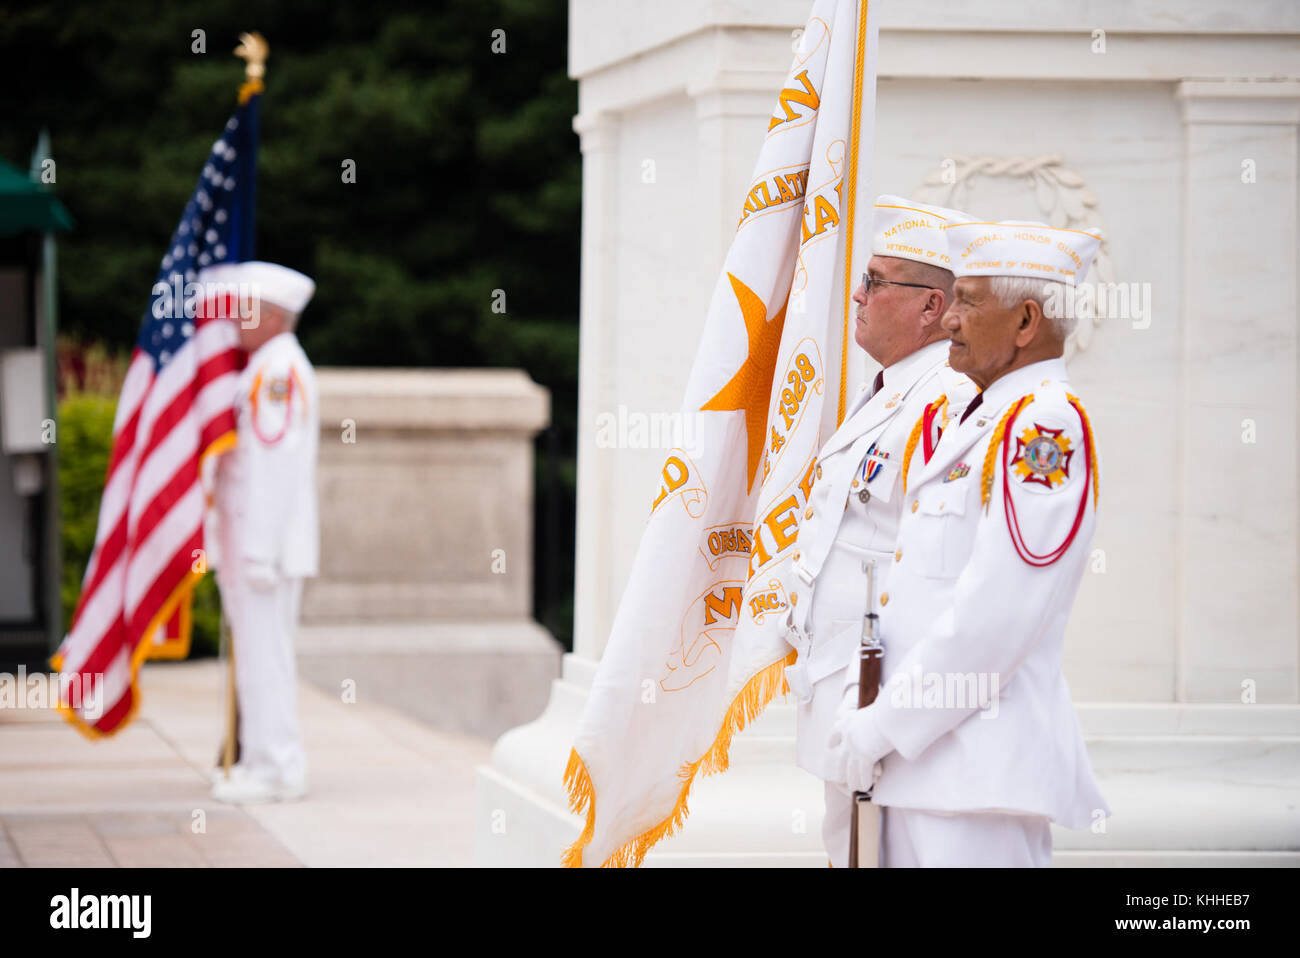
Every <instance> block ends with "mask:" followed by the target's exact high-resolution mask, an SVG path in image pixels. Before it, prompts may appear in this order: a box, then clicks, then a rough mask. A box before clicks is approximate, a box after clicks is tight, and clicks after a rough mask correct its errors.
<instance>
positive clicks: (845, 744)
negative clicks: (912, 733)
mask: <svg viewBox="0 0 1300 958" xmlns="http://www.w3.org/2000/svg"><path fill="white" fill-rule="evenodd" d="M845 701H848V695H847V693H846V695H845ZM841 707H843V703H841ZM827 746H828V747H829V748H830V751H831V761H830V767H831V771H832V773H833V774H835V776H836V778H835V781H839V782H844V783H845V784H846V785H847V786H848V788H849V790H850V791H854V792H869V791H871V788H872V786H874V785H875V784H876V780H877V779H879V778H880V776H881V774H882V772H883V769H882V767H881V765H880V760H881V759H882V758H884V757H885V756H886V755H888V754H889V753H890V752H892V751H893V749H892V748H891V747H890V745H889V743H888V742H887V741H886V740H885V739H884V737H883V736H881V735H880V733H879V732H877V731H876V729H875V724H874V722H873V721H872V716H871V714H870V710H869V709H855V710H853V711H851V712H844V713H842V714H841V715H840V717H839V719H838V720H837V721H836V723H835V728H834V729H833V730H832V731H831V737H830V740H829V741H828V742H827Z"/></svg>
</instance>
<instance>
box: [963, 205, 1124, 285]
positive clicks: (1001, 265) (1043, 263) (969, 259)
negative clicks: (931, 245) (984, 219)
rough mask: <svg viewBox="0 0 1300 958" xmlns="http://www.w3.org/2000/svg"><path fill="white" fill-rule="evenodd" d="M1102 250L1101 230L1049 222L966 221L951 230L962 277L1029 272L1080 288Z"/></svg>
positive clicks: (1018, 274)
mask: <svg viewBox="0 0 1300 958" xmlns="http://www.w3.org/2000/svg"><path fill="white" fill-rule="evenodd" d="M1099 249H1101V235H1100V233H1099V232H1098V231H1095V230H1094V231H1093V232H1087V231H1085V230H1067V229H1060V228H1058V227H1055V226H1048V225H1047V224H1046V223H1033V222H1027V221H1021V220H1007V221H1006V222H1003V223H961V224H958V225H957V226H954V227H953V228H952V229H950V230H948V254H949V256H951V257H952V262H953V266H952V271H953V272H954V273H955V274H956V275H958V276H1024V277H1028V278H1031V279H1050V280H1053V281H1055V282H1057V283H1065V284H1067V285H1069V286H1075V285H1077V284H1078V283H1080V282H1082V281H1083V278H1084V277H1085V276H1087V275H1088V267H1089V266H1091V265H1092V260H1093V257H1095V256H1096V255H1097V250H1099Z"/></svg>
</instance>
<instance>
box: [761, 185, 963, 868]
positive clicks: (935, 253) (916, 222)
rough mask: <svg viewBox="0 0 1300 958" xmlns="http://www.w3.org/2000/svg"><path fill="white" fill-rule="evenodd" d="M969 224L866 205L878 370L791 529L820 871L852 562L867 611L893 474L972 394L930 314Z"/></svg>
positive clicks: (837, 808) (846, 651)
mask: <svg viewBox="0 0 1300 958" xmlns="http://www.w3.org/2000/svg"><path fill="white" fill-rule="evenodd" d="M968 219H969V217H967V216H965V215H964V214H961V213H958V212H956V211H954V210H949V209H944V208H942V207H936V206H928V205H926V204H923V203H913V202H911V201H909V200H905V199H902V198H901V197H897V196H881V197H879V198H878V199H877V200H876V204H875V208H874V211H873V222H872V248H871V251H872V256H871V259H870V260H869V261H868V263H867V272H866V274H865V275H864V276H863V278H862V284H861V285H860V286H859V287H858V289H857V291H856V292H855V293H854V294H853V301H854V302H855V303H856V304H857V311H856V320H855V323H854V339H855V341H856V342H857V344H858V346H860V347H861V348H862V349H863V350H865V351H866V353H867V354H868V355H869V356H870V357H871V358H872V359H873V360H875V361H876V362H877V363H879V364H880V366H881V370H880V372H878V373H877V374H876V376H875V380H874V382H873V383H872V384H871V385H870V386H864V387H863V388H862V391H861V392H860V393H859V395H858V396H857V398H856V400H855V401H854V402H853V403H852V405H850V407H849V408H848V410H847V411H846V413H845V417H844V419H843V421H842V423H841V425H840V427H839V428H838V429H837V430H836V432H835V433H834V434H833V435H832V436H831V438H830V440H829V441H828V442H827V443H826V444H825V445H824V446H823V447H822V449H821V453H820V455H819V458H818V461H817V466H816V468H815V470H814V476H815V480H814V484H813V488H812V492H811V495H810V497H809V504H808V509H807V510H806V511H805V512H804V514H803V517H802V518H801V519H800V522H799V533H798V546H797V548H796V550H795V552H794V553H793V555H792V556H791V561H792V565H791V568H790V569H789V570H788V575H789V578H788V582H787V592H788V593H789V594H790V603H791V610H790V616H789V620H788V626H789V629H790V632H789V641H790V644H791V645H793V646H794V647H795V648H796V649H797V650H798V653H799V658H798V661H797V662H796V664H795V665H792V666H789V667H788V668H787V669H786V677H787V679H788V680H789V683H790V688H791V691H792V692H793V693H794V694H795V696H796V697H797V698H798V706H797V714H798V732H797V736H796V761H797V762H798V764H799V766H800V767H801V768H803V769H805V770H806V771H808V772H811V773H812V774H814V775H816V776H818V777H819V778H821V779H822V780H823V781H824V782H825V783H826V792H825V796H826V813H825V817H824V819H823V825H822V837H823V840H824V841H825V843H826V850H827V853H828V854H829V855H830V859H831V863H832V865H834V866H836V867H842V866H844V865H846V864H847V858H848V845H849V823H850V813H851V792H850V791H849V788H848V785H847V772H846V768H845V767H844V765H845V763H844V752H843V750H842V749H841V750H838V751H835V752H832V751H831V750H830V749H829V748H828V742H829V739H830V736H831V732H832V730H833V728H834V725H835V721H836V717H837V712H838V710H839V707H840V703H841V701H842V700H843V699H845V698H846V697H849V696H852V697H854V698H856V694H857V676H856V675H852V676H850V675H848V671H849V669H848V668H847V663H848V662H849V661H850V659H851V658H852V655H853V649H854V647H855V646H856V645H857V644H858V642H859V640H860V637H861V629H862V616H863V614H864V612H865V611H866V605H867V595H866V576H865V575H864V571H863V570H864V563H865V562H868V561H874V563H875V592H876V595H875V596H873V601H874V603H875V607H876V608H877V610H878V609H879V607H880V604H881V603H882V602H883V601H886V600H885V598H884V595H885V590H887V587H888V573H889V568H890V563H891V560H892V559H893V556H894V552H895V548H896V546H895V536H896V534H897V530H898V525H899V520H900V517H901V511H902V508H903V498H904V495H903V492H904V489H905V479H906V475H907V473H908V471H909V469H910V471H911V472H912V473H913V474H915V473H917V472H919V471H920V469H922V468H923V467H924V465H925V463H926V462H927V461H928V459H929V458H930V455H931V454H932V453H933V451H934V448H935V445H936V444H937V442H938V437H939V434H940V433H941V432H942V430H943V429H944V427H945V426H946V425H947V424H948V423H949V422H951V421H955V420H956V418H957V417H958V416H960V415H961V413H962V411H963V410H964V409H965V407H966V404H967V403H968V402H970V400H971V399H972V397H973V396H974V394H975V386H974V384H973V383H971V381H970V380H969V379H967V378H966V377H965V376H963V375H961V374H959V373H957V372H954V371H953V370H952V369H951V368H950V367H949V366H948V364H947V359H948V333H947V331H946V330H945V329H944V328H943V325H942V322H941V321H942V319H943V315H944V313H945V312H946V311H947V309H948V307H949V306H950V305H951V303H952V294H953V281H954V280H953V274H952V272H951V269H950V263H949V259H948V246H947V240H946V238H945V231H946V229H947V227H948V226H949V225H950V224H952V223H956V222H961V221H965V220H968Z"/></svg>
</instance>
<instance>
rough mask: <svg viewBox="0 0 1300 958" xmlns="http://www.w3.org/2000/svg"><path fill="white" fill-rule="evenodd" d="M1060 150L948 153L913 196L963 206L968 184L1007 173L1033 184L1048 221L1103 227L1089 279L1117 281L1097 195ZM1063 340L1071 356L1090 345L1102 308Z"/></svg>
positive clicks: (1060, 224)
mask: <svg viewBox="0 0 1300 958" xmlns="http://www.w3.org/2000/svg"><path fill="white" fill-rule="evenodd" d="M1063 162H1064V158H1063V157H1062V156H1061V155H1060V154H1059V153H1045V154H1042V155H1040V156H1010V157H1002V156H952V157H949V158H947V159H945V160H944V161H943V162H941V163H940V164H939V167H938V169H936V170H934V171H932V172H931V173H930V174H929V175H928V176H926V178H925V183H924V185H922V187H921V188H920V189H919V190H917V191H916V195H915V198H916V199H917V200H919V201H921V202H923V203H934V204H936V205H938V206H950V207H952V208H954V209H959V210H961V209H966V201H967V200H968V199H969V198H970V193H971V183H972V181H973V180H975V179H977V178H978V177H981V176H987V177H1011V178H1016V179H1023V180H1025V183H1026V187H1027V188H1028V189H1032V190H1033V192H1034V198H1035V199H1036V200H1037V202H1038V208H1039V210H1040V211H1041V212H1042V214H1043V217H1044V218H1045V219H1046V221H1047V222H1048V224H1050V225H1051V226H1058V227H1064V228H1068V229H1086V230H1101V236H1102V243H1101V249H1100V250H1099V251H1098V253H1097V258H1096V259H1095V260H1094V261H1093V266H1092V274H1091V279H1092V281H1093V282H1097V283H1111V282H1114V280H1115V267H1114V264H1113V263H1112V262H1111V259H1110V241H1109V240H1108V239H1107V238H1106V232H1105V226H1104V225H1103V223H1102V219H1101V215H1100V214H1099V213H1098V212H1097V195H1096V194H1095V193H1093V192H1092V190H1090V189H1088V187H1087V184H1085V183H1084V181H1083V177H1082V176H1080V175H1079V174H1078V173H1076V172H1074V171H1073V170H1069V169H1066V168H1065V167H1064V166H1062V165H1061V164H1062V163H1063ZM1082 319H1083V317H1080V320H1081V321H1080V322H1079V323H1077V324H1076V325H1075V328H1074V332H1073V333H1072V334H1071V335H1070V339H1069V341H1068V342H1067V343H1066V344H1065V355H1066V358H1069V357H1070V356H1071V355H1073V354H1074V353H1075V352H1076V351H1082V350H1084V349H1087V348H1088V344H1089V343H1091V342H1092V336H1093V331H1094V329H1095V328H1096V327H1097V326H1099V325H1100V324H1101V317H1100V311H1094V314H1093V317H1092V322H1084V321H1082Z"/></svg>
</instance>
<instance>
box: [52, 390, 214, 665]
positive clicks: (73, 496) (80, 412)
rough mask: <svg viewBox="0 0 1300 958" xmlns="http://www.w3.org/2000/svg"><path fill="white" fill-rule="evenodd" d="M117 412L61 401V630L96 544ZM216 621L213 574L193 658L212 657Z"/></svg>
mask: <svg viewBox="0 0 1300 958" xmlns="http://www.w3.org/2000/svg"><path fill="white" fill-rule="evenodd" d="M116 408H117V400H116V399H114V398H112V397H110V396H99V395H93V394H90V393H73V394H70V395H69V396H68V397H67V398H65V399H64V400H63V401H62V402H60V403H59V432H58V444H59V521H60V525H61V529H62V537H63V580H62V582H61V584H60V595H61V597H62V600H63V621H64V624H65V627H66V626H67V625H69V624H71V622H72V613H73V610H74V609H76V607H77V598H78V596H79V595H80V594H81V577H82V576H83V575H84V574H85V571H86V563H87V562H89V561H90V551H91V549H92V548H93V547H94V545H95V526H96V523H97V522H98V521H99V499H100V496H102V495H103V493H104V474H105V473H106V472H107V470H108V456H109V452H110V451H111V449H112V441H113V412H114V410H115V409H116ZM220 619H221V601H220V599H219V598H218V595H217V587H216V583H215V582H214V581H213V578H212V576H210V575H209V576H204V578H203V579H202V580H201V581H200V582H199V585H198V588H197V589H196V590H195V593H194V618H193V621H194V629H193V632H192V635H191V646H190V655H191V657H194V656H201V655H215V654H216V651H217V642H218V638H217V637H218V626H219V623H220Z"/></svg>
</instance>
